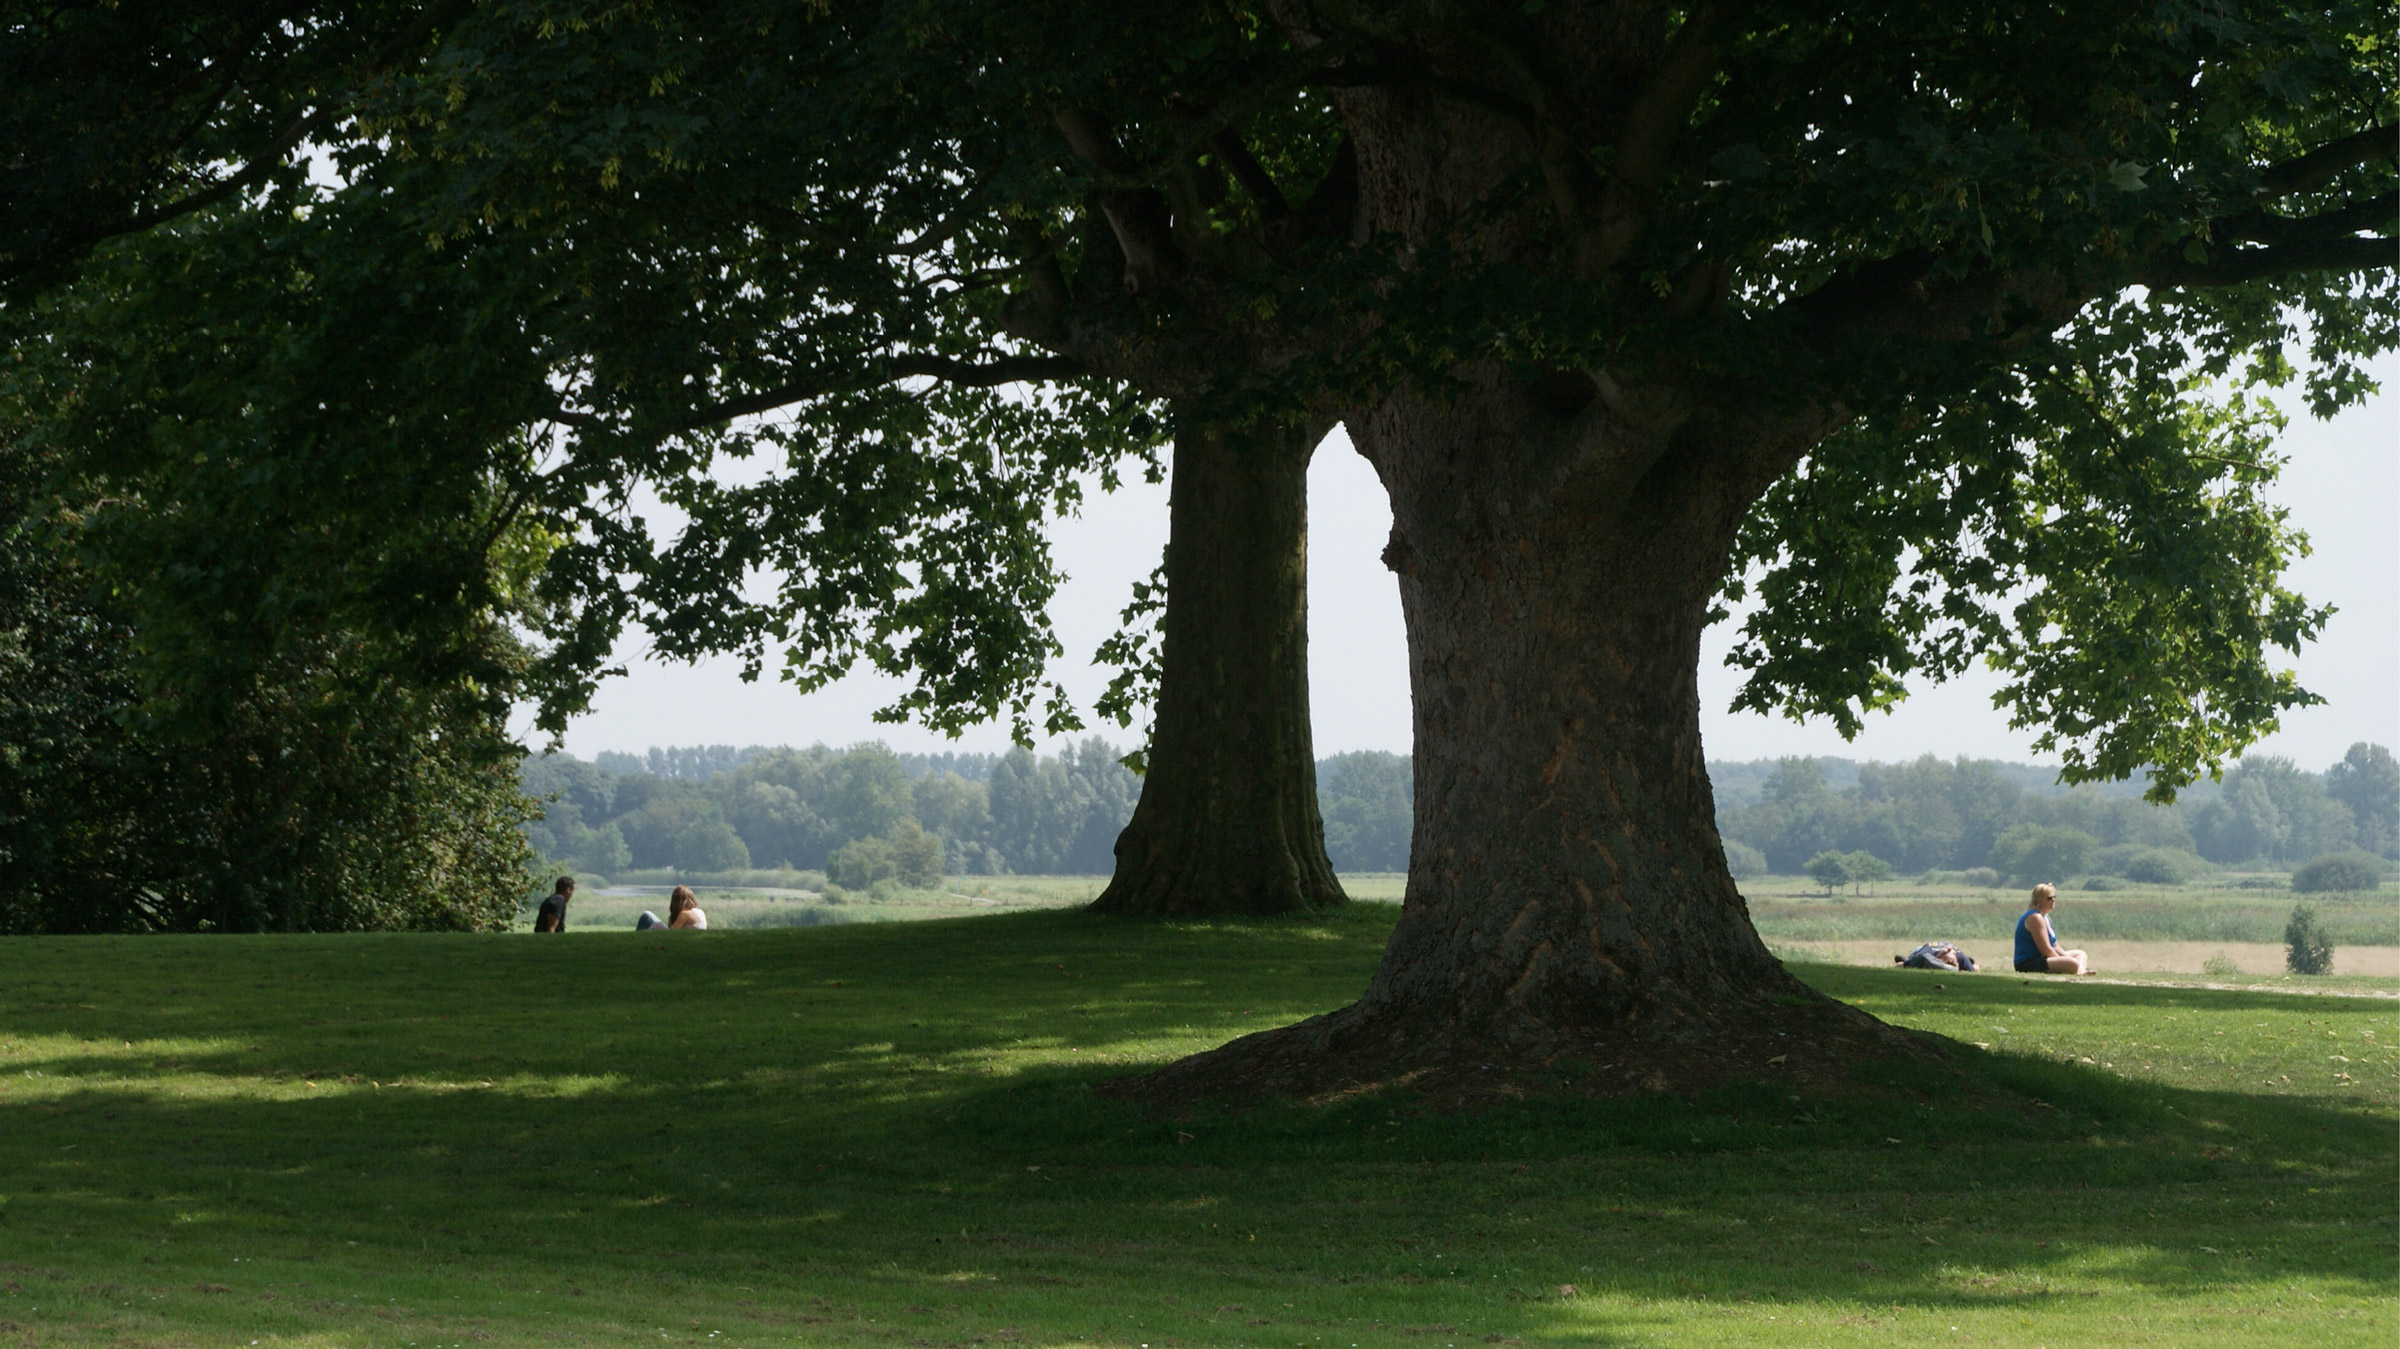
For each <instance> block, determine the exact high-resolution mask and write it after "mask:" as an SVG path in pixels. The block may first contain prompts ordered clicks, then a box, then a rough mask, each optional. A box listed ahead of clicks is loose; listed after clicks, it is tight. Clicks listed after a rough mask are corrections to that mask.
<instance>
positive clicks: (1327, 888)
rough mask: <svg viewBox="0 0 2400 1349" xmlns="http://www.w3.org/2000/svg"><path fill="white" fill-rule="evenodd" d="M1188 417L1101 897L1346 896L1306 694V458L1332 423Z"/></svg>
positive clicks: (1218, 903)
mask: <svg viewBox="0 0 2400 1349" xmlns="http://www.w3.org/2000/svg"><path fill="white" fill-rule="evenodd" d="M1180 422H1181V424H1180V425H1179V426H1178V428H1177V434H1176V439H1175V455H1174V465H1173V477H1172V484H1171V491H1172V500H1171V505H1170V507H1169V510H1170V517H1169V524H1168V535H1167V558H1166V564H1167V565H1166V572H1167V597H1168V598H1167V608H1166V612H1165V614H1164V615H1163V616H1162V618H1161V621H1160V624H1159V627H1160V640H1161V651H1160V677H1159V691H1158V704H1157V707H1156V708H1155V709H1154V712H1153V721H1152V729H1151V735H1150V764H1149V772H1148V774H1147V776H1146V777H1145V778H1144V779H1143V782H1142V797H1141V802H1140V804H1139V805H1138V806H1137V807H1136V808H1135V810H1134V813H1133V819H1132V821H1131V822H1130V823H1129V824H1127V825H1126V827H1125V832H1124V833H1123V834H1121V835H1120V836H1119V837H1118V839H1117V849H1116V852H1117V870H1116V875H1115V876H1114V877H1113V878H1112V879H1111V880H1110V882H1109V886H1108V889H1107V890H1106V891H1104V892H1102V894H1101V895H1100V898H1099V899H1097V900H1095V901H1093V904H1092V907H1093V908H1094V909H1095V910H1098V911H1100V912H1104V913H1128V914H1150V915H1159V916H1169V915H1196V914H1204V913H1214V914H1224V913H1239V914H1269V913H1288V912H1292V911H1295V910H1306V909H1323V908H1329V907H1332V906H1334V905H1338V904H1340V903H1342V902H1343V895H1342V889H1341V883H1340V882H1339V881H1337V880H1335V879H1334V874H1333V865H1332V863H1331V862H1329V861H1328V860H1327V859H1326V856H1325V825H1324V822H1323V820H1322V818H1321V817H1320V816H1319V815H1318V813H1317V786H1316V754H1315V749H1314V746H1313V744H1312V743H1311V739H1310V734H1309V707H1308V516H1307V500H1308V462H1309V459H1310V457H1311V455H1312V453H1313V451H1314V449H1315V446H1316V442H1317V440H1318V439H1319V438H1321V436H1322V434H1323V428H1321V427H1310V426H1306V425H1301V424H1296V423H1289V422H1277V423H1269V424H1265V425H1261V426H1254V427H1244V428H1239V429H1226V428H1220V427H1211V426H1205V425H1203V424H1202V423H1201V422H1200V421H1199V419H1198V418H1196V417H1192V416H1183V417H1181V418H1180Z"/></svg>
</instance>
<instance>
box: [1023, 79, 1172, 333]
mask: <svg viewBox="0 0 2400 1349" xmlns="http://www.w3.org/2000/svg"><path fill="white" fill-rule="evenodd" d="M1052 116H1053V118H1054V120H1055V121H1056V122H1057V123H1058V129H1059V133H1060V134H1061V135H1063V136H1065V137H1066V139H1067V146H1068V148H1070V149H1072V150H1073V151H1074V152H1075V153H1076V154H1077V155H1078V156H1080V157H1082V158H1083V159H1084V160H1085V161H1086V162H1088V163H1090V164H1091V166H1092V168H1093V169H1094V170H1095V171H1096V172H1097V174H1098V175H1099V177H1100V178H1102V179H1104V180H1113V181H1114V182H1116V183H1119V184H1126V183H1133V182H1138V181H1139V180H1140V179H1141V177H1142V174H1141V171H1140V169H1139V168H1138V167H1137V166H1136V165H1135V164H1134V162H1133V159H1132V157H1131V156H1129V155H1127V154H1126V153H1125V151H1124V148H1123V147H1121V146H1119V145H1118V144H1117V141H1116V138H1115V137H1114V136H1111V135H1110V134H1109V132H1108V128H1107V127H1106V126H1104V125H1102V123H1101V122H1100V119H1099V118H1097V117H1094V116H1093V115H1092V114H1091V113H1089V112H1087V111H1085V110H1084V109H1082V108H1078V107H1075V106H1073V105H1071V104H1070V105H1066V106H1062V107H1060V108H1058V109H1057V110H1056V111H1055V112H1054V113H1053V114H1052ZM1099 198H1100V210H1101V213H1102V214H1103V215H1104V216H1106V217H1107V218H1108V226H1109V229H1110V231H1111V232H1113V233H1114V234H1115V235H1116V236H1117V248H1118V249H1119V250H1120V251H1121V252H1123V253H1124V255H1125V289H1126V290H1128V291H1130V292H1132V293H1134V294H1137V295H1139V294H1147V293H1149V292H1150V291H1153V290H1155V289H1157V287H1158V282H1159V279H1160V278H1161V277H1163V276H1164V275H1166V273H1167V272H1168V271H1169V270H1171V269H1172V268H1173V267H1174V265H1175V264H1176V262H1177V261H1179V258H1178V255H1177V253H1176V250H1175V237H1174V224H1173V221H1172V219H1171V218H1170V216H1169V213H1168V210H1167V202H1166V198H1165V197H1163V196H1162V195H1160V194H1159V192H1158V191H1157V190H1156V189H1154V188H1144V187H1126V186H1117V187H1104V188H1102V189H1100V191H1099Z"/></svg>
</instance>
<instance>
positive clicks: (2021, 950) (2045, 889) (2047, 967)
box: [2017, 881, 2092, 974]
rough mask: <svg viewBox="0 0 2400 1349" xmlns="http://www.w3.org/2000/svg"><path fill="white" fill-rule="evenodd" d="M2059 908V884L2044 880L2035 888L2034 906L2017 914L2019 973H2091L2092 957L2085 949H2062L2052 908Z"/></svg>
mask: <svg viewBox="0 0 2400 1349" xmlns="http://www.w3.org/2000/svg"><path fill="white" fill-rule="evenodd" d="M2057 907H2058V887H2057V886H2055V885H2052V884H2050V883H2049V882H2047V881H2044V882H2043V883H2042V884H2040V885H2037V886H2035V887H2033V907H2032V908H2030V909H2027V910H2026V911H2025V912H2023V913H2021V914H2019V915H2017V972H2018V973H2019V974H2090V973H2091V972H2092V958H2091V957H2090V956H2088V955H2085V954H2084V953H2083V952H2081V951H2065V950H2061V949H2059V945H2058V929H2057V928H2055V927H2052V926H2051V925H2050V911H2051V910H2052V909H2054V908H2057Z"/></svg>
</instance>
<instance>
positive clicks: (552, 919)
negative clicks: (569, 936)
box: [533, 876, 575, 932]
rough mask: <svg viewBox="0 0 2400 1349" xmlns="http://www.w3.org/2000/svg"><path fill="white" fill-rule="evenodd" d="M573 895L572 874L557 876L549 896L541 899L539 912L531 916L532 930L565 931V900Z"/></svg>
mask: <svg viewBox="0 0 2400 1349" xmlns="http://www.w3.org/2000/svg"><path fill="white" fill-rule="evenodd" d="M574 897H575V878H574V877H573V876H561V877H559V878H558V885H557V886H556V887H555V888H554V889H552V890H551V891H550V897H549V898H548V899H545V900H543V901H542V909H541V912H539V913H537V914H535V915H534V916H533V930H534V931H536V932H564V931H566V930H567V901H568V900H570V899H573V898H574Z"/></svg>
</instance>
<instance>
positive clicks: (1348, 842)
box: [523, 737, 2400, 884]
mask: <svg viewBox="0 0 2400 1349" xmlns="http://www.w3.org/2000/svg"><path fill="white" fill-rule="evenodd" d="M1709 772H1710V777H1711V779H1712V781H1713V782H1715V784H1716V788H1717V823H1718V828H1719V830H1720V831H1721V832H1722V833H1723V835H1724V837H1725V842H1726V851H1727V854H1728V856H1729V858H1730V859H1731V860H1732V862H1733V864H1734V869H1735V872H1736V874H1737V875H1739V874H1757V873H1760V872H1766V871H1773V872H1776V873H1780V874H1787V875H1789V874H1799V873H1801V872H1802V871H1803V870H1804V869H1805V868H1806V867H1807V866H1808V864H1809V862H1810V861H1811V859H1814V858H1817V857H1820V856H1822V855H1824V854H1827V853H1833V854H1838V855H1843V856H1853V855H1857V856H1865V857H1872V858H1876V859H1880V861H1881V862H1882V863H1883V864H1888V865H1889V866H1891V867H1893V868H1896V869H1897V870H1899V871H1901V872H1906V873H1920V872H1925V871H1934V870H1960V871H1965V870H1972V869H1977V868H1990V869H1992V870H1993V871H1994V872H1995V873H1997V874H1998V875H2000V876H2003V877H2013V876H2020V875H2039V876H2048V877H2053V878H2057V877H2065V876H2072V875H2084V874H2092V873H2101V874H2111V875H2129V876H2132V877H2134V878H2136V879H2144V880H2158V881H2170V880H2173V879H2178V878H2181V877H2183V876H2188V875H2190V874H2192V873H2193V872H2196V871H2198V870H2199V869H2200V868H2201V867H2202V865H2203V864H2204V863H2220V864H2239V863H2244V862H2258V863H2263V864H2267V865H2278V866H2289V865H2293V864H2296V863H2299V862H2303V861H2306V860H2307V859H2309V858H2312V857H2317V856H2321V855H2323V854H2327V853H2333V852H2339V851H2342V850H2345V849H2352V848H2356V849H2361V850H2364V851H2367V852H2373V853H2378V854H2381V855H2383V856H2385V857H2394V856H2400V765H2395V763H2394V761H2393V758H2392V755H2391V753H2390V752H2389V751H2388V750H2386V749H2385V748H2383V747H2382V746H2380V745H2369V744H2363V743H2362V744H2358V745H2354V746H2352V747H2351V749H2350V752H2349V754H2348V755H2347V756H2345V757H2344V758H2343V760H2342V761H2341V762H2340V763H2337V764H2335V765H2333V766H2332V767H2331V768H2330V769H2329V770H2328V771H2326V772H2324V773H2311V772H2307V771H2305V770H2303V769H2301V768H2299V767H2297V766H2296V765H2294V764H2293V763H2292V762H2291V761H2290V760H2288V759H2281V758H2274V757H2265V756H2261V757H2253V758H2250V759H2245V760H2243V761H2242V762H2241V763H2240V764H2239V765H2237V766H2236V767H2235V768H2234V769H2233V770H2232V771H2231V772H2230V773H2228V774H2227V775H2226V777H2225V780H2224V781H2223V783H2221V784H2218V783H2203V784H2201V785H2200V786H2198V787H2195V788H2192V789H2189V790H2187V791H2185V792H2184V793H2183V794H2182V797H2181V798H2180V799H2179V800H2178V801H2177V802H2176V803H2175V804H2173V805H2171V806H2160V805H2154V804H2151V803H2150V802H2147V801H2144V800H2142V799H2141V798H2140V796H2139V794H2138V792H2139V784H2115V785H2112V786H2109V787H2081V788H2076V789H2072V790H2068V789H2064V788H2061V787H2059V786H2058V785H2057V783H2056V781H2055V775H2054V770H2051V769H2045V768H2038V767H2032V766H2028V765H2023V764H2006V763H1995V762H1992V761H1988V760H1971V759H1957V760H1948V761H1945V760H1941V759H1935V758H1932V757H1930V756H1928V757H1926V758H1921V759H1917V760H1915V761H1913V762H1909V763H1898V764H1883V763H1856V762H1853V761H1850V760H1845V759H1782V760H1759V761H1755V762H1748V763H1715V764H1711V765H1710V766H1709ZM523 776H524V783H525V790H526V791H527V793H528V794H530V795H532V796H534V797H536V798H548V802H547V805H546V807H545V809H546V812H547V813H546V817H545V818H544V819H542V820H540V821H538V822H536V823H535V824H533V825H532V826H531V829H530V839H531V842H532V843H533V846H534V847H535V848H536V849H537V850H538V851H540V852H541V853H542V854H543V855H545V856H547V857H549V858H551V859H553V860H555V861H557V862H559V863H561V864H572V865H574V866H578V867H581V868H583V869H585V870H587V871H593V872H599V873H601V874H604V875H613V874H616V873H619V872H623V871H629V870H637V869H651V868H675V869H679V870H682V871H688V872H722V871H734V870H742V869H747V868H753V867H757V868H766V867H779V866H788V867H795V868H800V869H807V870H824V871H827V872H828V873H829V874H832V875H833V876H834V878H835V879H836V880H842V881H843V883H845V884H848V883H850V881H849V880H844V877H845V876H848V877H850V878H852V879H857V880H871V879H874V878H875V877H876V876H878V875H882V874H896V873H895V872H894V870H893V869H894V868H896V867H898V866H899V865H900V863H899V862H898V861H896V860H887V859H896V858H899V857H901V856H903V855H908V856H920V857H921V856H924V855H925V848H926V845H925V844H923V843H922V842H919V841H918V838H917V836H918V835H919V834H920V833H921V834H924V835H930V836H931V837H932V839H933V840H935V841H937V842H938V845H939V849H938V852H939V860H940V866H941V869H942V870H943V871H945V872H950V873H966V874H997V873H1003V872H1015V873H1022V874H1058V873H1065V874H1099V873H1105V872H1107V871H1109V870H1110V869H1111V867H1112V865H1113V861H1114V856H1113V849H1114V846H1115V843H1116V838H1117V834H1118V832H1119V831H1120V830H1122V829H1123V828H1124V827H1125V822H1126V821H1127V820H1128V819H1129V818H1131V816H1132V814H1133V806H1134V801H1135V799H1136V798H1137V797H1138V796H1139V795H1140V792H1141V783H1140V780H1139V779H1138V778H1136V777H1135V776H1134V775H1133V773H1132V772H1131V771H1129V770H1128V769H1126V767H1125V766H1124V764H1123V763H1122V762H1120V752H1119V751H1118V749H1117V748H1116V747H1115V746H1113V745H1110V744H1109V743H1108V742H1106V741H1105V740H1101V739H1099V738H1097V737H1095V738H1092V739H1088V740H1085V741H1083V742H1082V743H1081V744H1077V745H1070V746H1068V747H1067V748H1066V749H1065V750H1063V751H1061V752H1060V753H1059V754H1057V755H1055V756H1052V755H1037V754H1034V753H1033V752H1031V751H1029V750H1024V749H1015V750H1011V751H1009V752H1008V753H1006V754H933V755H928V754H900V753H895V752H894V751H892V750H891V749H889V748H887V747H885V746H883V745H881V744H863V745H854V746H852V747H850V748H848V749H842V750H835V749H829V748H827V747H826V746H823V745H817V746H813V747H811V748H808V749H790V748H773V749H770V748H764V747H758V746H753V747H750V748H745V749H736V748H734V747H732V746H729V745H713V746H699V747H689V748H669V749H653V750H651V751H650V752H649V753H648V754H647V755H644V756H636V755H631V754H617V753H603V754H600V755H599V756H597V757H596V758H595V759H594V760H593V761H591V762H588V763H587V762H584V761H582V760H579V759H576V758H573V757H571V756H568V755H563V754H552V755H545V756H542V757H539V758H534V759H529V760H527V761H526V763H525V766H524V770H523ZM1317 794H1318V804H1319V809H1320V810H1321V812H1322V813H1323V816H1324V820H1325V848H1326V852H1327V854H1328V856H1330V858H1331V859H1332V861H1333V864H1334V867H1335V868H1336V869H1337V870H1341V871H1399V870H1404V869H1405V868H1406V867H1407V866H1408V844H1409V830H1410V825H1411V820H1412V814H1413V809H1414V802H1415V790H1414V783H1413V778H1412V775H1411V771H1410V763H1409V759H1408V757H1407V756H1405V755H1399V754H1385V753H1378V752H1372V751H1370V752H1362V753H1355V754H1337V755H1334V756H1333V757H1331V758H1328V759H1323V760H1320V761H1319V762H1318V764H1317ZM853 845H861V846H853ZM864 845H873V846H864ZM845 849H849V852H848V853H847V854H845V851H844V850H845ZM912 850H913V851H912ZM923 865H924V864H922V863H920V864H917V866H916V874H921V873H922V870H923Z"/></svg>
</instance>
